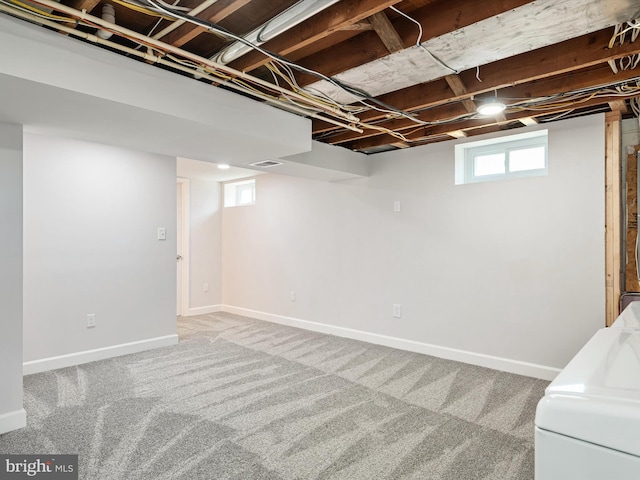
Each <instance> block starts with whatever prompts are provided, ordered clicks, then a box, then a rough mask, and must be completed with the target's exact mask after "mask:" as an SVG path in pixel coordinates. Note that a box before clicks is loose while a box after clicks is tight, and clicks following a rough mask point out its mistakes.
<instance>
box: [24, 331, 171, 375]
mask: <svg viewBox="0 0 640 480" xmlns="http://www.w3.org/2000/svg"><path fill="white" fill-rule="evenodd" d="M178 340H179V339H178V335H177V334H174V335H166V336H164V337H155V338H149V339H147V340H140V341H137V342H131V343H123V344H120V345H113V346H110V347H104V348H96V349H95V350H85V351H83V352H77V353H70V354H68V355H60V356H59V357H50V358H43V359H41V360H33V361H30V362H24V363H23V364H22V374H23V375H31V374H32V373H40V372H46V371H48V370H55V369H57V368H65V367H73V366H75V365H81V364H83V363H89V362H95V361H96V360H105V359H107V358H112V357H119V356H121V355H128V354H130V353H138V352H144V351H145V350H152V349H154V348H160V347H167V346H170V345H175V344H177V343H178Z"/></svg>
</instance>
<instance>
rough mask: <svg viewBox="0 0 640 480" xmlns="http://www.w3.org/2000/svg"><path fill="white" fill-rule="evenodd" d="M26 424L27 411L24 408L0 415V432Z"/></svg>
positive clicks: (16, 428) (9, 430)
mask: <svg viewBox="0 0 640 480" xmlns="http://www.w3.org/2000/svg"><path fill="white" fill-rule="evenodd" d="M26 426H27V412H25V410H24V408H21V409H20V410H14V411H12V412H7V413H3V414H1V415H0V434H3V433H7V432H11V431H13V430H18V429H19V428H24V427H26Z"/></svg>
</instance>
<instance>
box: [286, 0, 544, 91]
mask: <svg viewBox="0 0 640 480" xmlns="http://www.w3.org/2000/svg"><path fill="white" fill-rule="evenodd" d="M531 1H532V0H492V1H491V2H478V5H477V7H476V8H469V2H468V0H437V1H434V2H432V3H430V4H428V5H426V6H424V7H421V8H418V9H416V10H413V11H407V12H406V13H408V14H409V15H410V16H411V17H412V18H414V19H415V20H416V21H417V22H419V23H420V24H421V25H422V28H423V31H422V38H421V41H422V42H425V41H427V40H429V39H431V38H435V37H438V36H440V35H444V34H446V33H449V32H453V31H456V30H459V29H461V28H464V27H467V26H469V25H471V24H474V23H476V22H480V21H482V20H485V19H487V18H490V17H493V16H495V15H499V14H501V13H503V12H506V11H508V10H512V9H514V8H517V7H520V6H522V5H525V4H527V3H530V2H531ZM480 3H481V5H480ZM399 9H400V10H402V5H400V6H399ZM391 23H392V25H393V27H394V28H395V30H396V31H397V32H398V33H399V35H400V37H401V39H402V43H403V45H404V47H405V48H409V47H411V46H413V45H415V44H416V40H417V39H418V27H417V25H416V24H415V23H413V22H411V21H409V20H407V19H406V18H404V17H398V18H395V19H393V20H392V21H391ZM371 37H372V36H371V35H365V34H363V35H358V36H357V37H355V38H353V39H350V40H349V41H347V42H343V43H340V44H338V45H335V46H334V47H333V48H331V49H328V50H326V51H324V52H318V53H317V54H315V55H312V56H310V57H308V58H306V59H304V60H301V61H300V62H299V63H300V64H302V65H303V66H305V67H307V68H313V69H314V70H316V71H319V72H321V73H323V74H325V75H336V74H338V73H341V72H344V71H346V70H349V69H351V68H355V67H357V66H359V65H361V64H362V63H363V60H364V61H366V62H371V61H374V60H377V59H378V58H382V57H384V56H386V55H388V53H389V52H388V51H387V49H386V48H374V47H373V44H372V38H371ZM353 52H358V53H359V54H358V55H354V54H353ZM297 80H298V83H299V84H300V85H302V86H304V85H308V84H310V83H313V82H316V81H317V80H318V79H317V78H316V77H314V76H312V75H299V76H298V78H297Z"/></svg>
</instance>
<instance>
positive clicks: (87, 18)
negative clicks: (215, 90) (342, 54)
mask: <svg viewBox="0 0 640 480" xmlns="http://www.w3.org/2000/svg"><path fill="white" fill-rule="evenodd" d="M33 3H35V4H37V5H42V6H44V7H47V8H55V9H57V10H58V11H60V12H63V13H65V14H68V15H70V16H71V17H74V18H75V19H76V20H75V22H76V23H79V24H83V25H87V26H90V27H93V28H96V29H102V30H107V31H112V32H115V33H116V34H117V35H119V36H120V37H123V38H127V39H130V40H132V41H134V42H136V43H139V44H142V45H144V46H147V47H148V48H149V49H153V50H156V51H161V52H162V56H158V57H156V56H154V55H151V54H147V53H143V52H140V51H136V50H134V49H132V48H128V47H125V46H124V45H121V44H119V43H115V42H109V41H103V40H102V39H100V38H98V37H96V35H93V34H89V33H86V32H79V31H77V30H76V29H72V28H67V27H62V26H55V27H53V28H54V29H57V30H60V31H64V32H66V33H69V34H71V35H73V36H78V37H82V38H84V39H86V40H89V41H91V42H93V43H98V44H102V45H105V46H109V47H110V48H113V49H116V50H120V51H122V52H124V53H128V54H131V55H134V56H138V57H140V58H142V59H145V60H147V61H150V62H152V63H159V64H162V65H166V66H169V67H171V68H174V69H176V70H182V71H186V72H189V73H191V74H194V73H198V72H197V71H194V69H193V68H189V67H185V66H184V65H179V64H177V63H175V62H173V61H170V60H167V59H165V58H164V57H165V55H166V54H167V53H175V54H178V55H179V56H181V57H184V59H185V60H195V61H196V62H201V63H202V64H203V65H206V66H208V67H210V68H213V69H220V70H221V71H224V72H225V73H226V74H228V75H233V76H237V77H241V78H245V79H248V81H250V82H252V83H253V84H254V85H257V86H259V87H260V88H269V89H271V90H277V91H278V92H277V93H278V94H281V93H287V95H293V96H295V95H297V94H295V93H293V92H287V91H284V90H282V89H279V88H278V87H277V86H274V85H272V84H270V83H269V82H265V81H263V80H261V79H259V78H257V77H252V76H249V75H247V74H244V73H243V72H240V71H237V70H234V69H232V68H229V67H225V66H222V65H218V64H216V63H214V62H212V61H211V60H208V59H204V58H202V57H199V56H197V55H195V54H192V53H190V52H186V51H184V50H182V49H179V48H177V47H174V46H172V45H169V44H166V43H163V42H159V41H157V40H155V39H152V38H149V37H145V36H144V35H142V34H139V33H137V32H134V31H132V30H129V29H127V28H125V27H121V26H118V25H115V24H112V23H110V22H108V21H105V20H103V19H101V18H99V17H96V16H93V15H91V14H88V13H86V12H80V11H78V10H76V9H73V8H71V7H68V6H65V5H62V4H57V3H55V2H53V1H51V0H35V1H34V2H33ZM0 7H1V9H2V11H5V12H7V13H9V14H12V15H14V16H18V17H21V18H25V19H28V20H31V21H36V23H40V24H42V25H46V26H52V25H55V24H53V23H52V22H50V21H49V20H46V19H39V17H37V16H36V15H34V14H32V13H26V12H21V11H20V10H18V9H17V8H16V6H15V5H10V6H9V5H7V6H6V7H5V6H4V5H0ZM36 19H37V20H36ZM153 50H152V51H153ZM226 82H228V81H226ZM215 83H218V84H225V81H216V82H215ZM228 85H229V86H230V87H232V88H235V89H238V90H241V91H244V92H245V93H247V89H246V88H241V87H239V86H238V85H233V84H231V83H228ZM252 95H253V96H254V97H256V98H262V99H265V100H266V101H267V102H269V103H274V104H276V105H277V106H279V107H280V108H285V109H288V110H290V111H294V112H296V113H300V114H303V115H306V116H311V117H313V118H319V119H321V120H323V121H327V122H329V123H333V124H335V125H337V126H339V127H343V128H348V129H351V130H354V131H361V130H360V129H359V128H358V127H356V126H354V125H353V119H352V118H351V116H347V115H346V114H344V113H343V112H339V111H337V110H335V109H328V108H326V107H325V106H322V108H321V110H322V114H321V115H320V114H318V113H317V111H310V109H311V108H314V109H315V107H316V106H315V105H313V102H311V103H310V104H307V102H308V99H306V98H304V97H301V100H302V103H303V104H304V106H305V107H306V110H305V109H301V108H299V107H298V106H294V105H288V106H287V105H278V104H277V102H278V101H277V100H274V97H273V96H267V95H264V93H263V92H261V91H256V92H255V93H254V92H252ZM332 116H333V117H337V118H338V119H336V118H333V117H332ZM340 117H345V118H347V120H348V121H350V122H352V123H350V124H346V123H344V122H343V121H340V120H339V118H340ZM356 120H357V119H356Z"/></svg>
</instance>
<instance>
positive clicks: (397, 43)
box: [369, 12, 404, 53]
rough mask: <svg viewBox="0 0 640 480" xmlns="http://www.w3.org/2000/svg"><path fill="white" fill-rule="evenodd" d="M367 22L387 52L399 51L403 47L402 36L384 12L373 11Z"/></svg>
mask: <svg viewBox="0 0 640 480" xmlns="http://www.w3.org/2000/svg"><path fill="white" fill-rule="evenodd" d="M369 22H370V23H371V25H372V26H373V30H374V31H375V32H376V33H377V34H378V36H379V37H380V40H382V43H384V46H385V47H387V50H389V53H394V52H399V51H400V50H402V49H403V48H404V42H403V41H402V38H400V35H399V34H398V31H397V30H396V29H395V28H394V26H393V24H392V23H391V21H390V20H389V17H387V15H386V14H385V13H384V12H378V13H374V14H373V15H371V16H370V17H369Z"/></svg>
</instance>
